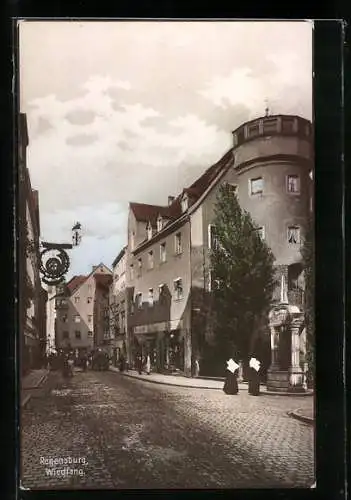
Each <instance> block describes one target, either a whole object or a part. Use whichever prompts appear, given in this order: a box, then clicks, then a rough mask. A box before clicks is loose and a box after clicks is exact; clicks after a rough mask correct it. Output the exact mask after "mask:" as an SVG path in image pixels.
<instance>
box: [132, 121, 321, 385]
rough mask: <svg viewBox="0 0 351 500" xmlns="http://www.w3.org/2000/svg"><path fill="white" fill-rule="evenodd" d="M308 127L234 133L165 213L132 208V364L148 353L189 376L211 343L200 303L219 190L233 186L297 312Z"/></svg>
mask: <svg viewBox="0 0 351 500" xmlns="http://www.w3.org/2000/svg"><path fill="white" fill-rule="evenodd" d="M312 169H313V141H312V125H311V123H310V122H309V121H307V120H305V119H303V118H300V117H298V116H290V115H277V116H265V117H261V118H258V119H256V120H252V121H250V122H247V123H245V124H243V125H242V126H240V127H239V128H238V129H236V130H235V131H234V132H233V147H232V148H231V149H230V151H228V152H227V153H226V154H225V155H224V156H223V158H222V159H221V160H220V161H219V162H217V163H216V164H215V165H213V166H211V167H210V168H209V169H207V170H206V171H205V173H204V174H203V175H202V176H201V177H200V178H199V179H197V180H196V181H195V182H194V183H193V184H192V185H191V186H189V187H188V188H185V189H184V190H183V192H182V193H181V194H180V195H179V196H177V197H176V198H175V197H169V199H168V204H167V205H165V206H157V205H146V204H140V203H130V207H129V216H128V245H127V248H126V251H125V254H126V280H127V292H126V294H127V299H128V300H127V303H128V305H127V308H128V317H127V338H128V339H129V342H128V346H129V348H128V351H129V354H128V355H129V357H130V358H131V359H133V358H134V357H135V355H136V354H137V353H140V352H141V353H146V352H148V353H149V354H150V355H151V360H152V363H153V365H154V367H155V368H156V369H157V370H159V371H162V370H180V371H183V372H184V373H185V374H186V375H188V376H190V375H191V373H192V366H193V361H194V357H198V356H199V355H200V351H201V343H202V339H203V337H204V336H205V337H206V340H208V339H209V338H210V336H211V331H207V323H206V315H205V314H204V311H203V304H204V297H205V296H206V294H208V293H210V292H211V287H212V284H211V273H210V259H209V250H210V248H211V245H212V237H213V231H212V229H213V220H214V208H215V204H216V198H217V195H218V190H219V187H220V185H221V184H222V183H224V182H226V183H229V184H230V185H231V186H232V187H233V191H235V193H236V195H237V197H238V200H239V203H240V205H241V207H242V208H243V209H244V210H247V211H248V212H250V214H251V216H252V218H253V220H254V222H255V223H256V224H257V226H258V228H259V232H260V235H261V237H262V238H264V239H265V240H266V242H267V244H268V246H269V247H270V248H271V249H272V252H273V254H274V257H275V266H276V281H277V287H276V290H275V293H274V296H273V302H274V301H278V300H279V293H280V281H281V276H282V275H284V277H285V280H286V283H287V286H288V297H289V301H290V303H292V304H293V305H297V306H298V307H300V308H302V307H303V289H304V279H303V268H302V256H301V243H302V241H303V236H304V233H305V230H306V225H307V219H308V217H309V215H310V210H311V192H312V191H311V182H312V181H311V176H310V172H311V171H312Z"/></svg>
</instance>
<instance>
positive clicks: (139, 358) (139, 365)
mask: <svg viewBox="0 0 351 500" xmlns="http://www.w3.org/2000/svg"><path fill="white" fill-rule="evenodd" d="M137 369H138V373H139V375H141V373H142V370H143V358H142V356H141V354H139V355H138V356H137Z"/></svg>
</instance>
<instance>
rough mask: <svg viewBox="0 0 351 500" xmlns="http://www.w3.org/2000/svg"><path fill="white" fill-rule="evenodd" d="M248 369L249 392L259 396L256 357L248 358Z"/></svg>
mask: <svg viewBox="0 0 351 500" xmlns="http://www.w3.org/2000/svg"><path fill="white" fill-rule="evenodd" d="M249 366H250V370H249V387H248V390H249V394H251V395H252V396H259V394H260V374H259V370H260V362H259V361H258V360H257V359H256V358H251V359H250V363H249Z"/></svg>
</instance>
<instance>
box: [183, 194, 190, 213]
mask: <svg viewBox="0 0 351 500" xmlns="http://www.w3.org/2000/svg"><path fill="white" fill-rule="evenodd" d="M188 207H189V198H188V195H187V194H186V193H185V194H184V195H183V198H182V212H183V213H184V212H186V211H187V210H188Z"/></svg>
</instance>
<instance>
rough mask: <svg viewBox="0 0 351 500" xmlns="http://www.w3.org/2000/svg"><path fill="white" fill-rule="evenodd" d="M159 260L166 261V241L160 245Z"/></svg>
mask: <svg viewBox="0 0 351 500" xmlns="http://www.w3.org/2000/svg"><path fill="white" fill-rule="evenodd" d="M160 261H161V262H166V243H161V245H160Z"/></svg>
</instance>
